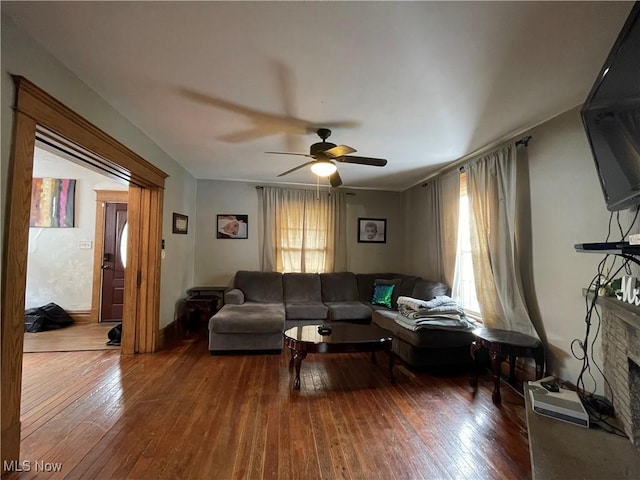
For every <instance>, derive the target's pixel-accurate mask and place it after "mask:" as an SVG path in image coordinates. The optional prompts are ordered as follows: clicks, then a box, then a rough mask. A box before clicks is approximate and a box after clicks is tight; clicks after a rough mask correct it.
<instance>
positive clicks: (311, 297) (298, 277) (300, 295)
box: [282, 273, 322, 303]
mask: <svg viewBox="0 0 640 480" xmlns="http://www.w3.org/2000/svg"><path fill="white" fill-rule="evenodd" d="M282 287H283V288H284V301H285V303H312V302H313V303H322V290H321V288H320V275H319V274H317V273H284V274H283V275H282Z"/></svg>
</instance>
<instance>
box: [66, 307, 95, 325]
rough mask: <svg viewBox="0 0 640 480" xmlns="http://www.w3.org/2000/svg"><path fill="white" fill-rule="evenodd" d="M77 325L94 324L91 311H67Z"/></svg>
mask: <svg viewBox="0 0 640 480" xmlns="http://www.w3.org/2000/svg"><path fill="white" fill-rule="evenodd" d="M67 313H68V314H69V316H70V317H71V318H73V321H74V322H75V323H92V319H91V310H67Z"/></svg>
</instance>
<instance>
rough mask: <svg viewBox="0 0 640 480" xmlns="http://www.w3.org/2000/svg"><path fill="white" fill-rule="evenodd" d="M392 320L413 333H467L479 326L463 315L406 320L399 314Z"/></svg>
mask: <svg viewBox="0 0 640 480" xmlns="http://www.w3.org/2000/svg"><path fill="white" fill-rule="evenodd" d="M393 320H394V321H395V322H396V323H397V324H398V325H400V326H401V327H404V328H406V329H408V330H413V331H414V332H415V331H419V330H426V329H433V330H451V331H469V330H473V329H474V328H478V327H479V326H480V325H478V324H476V323H475V322H473V321H472V320H470V319H468V318H467V317H466V316H464V315H453V316H448V315H439V316H433V317H427V318H407V317H405V316H404V315H402V314H401V313H397V314H396V315H395V316H394V317H393Z"/></svg>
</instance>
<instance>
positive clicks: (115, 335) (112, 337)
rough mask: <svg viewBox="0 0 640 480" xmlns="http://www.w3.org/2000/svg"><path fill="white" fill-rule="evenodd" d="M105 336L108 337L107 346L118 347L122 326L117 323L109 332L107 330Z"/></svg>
mask: <svg viewBox="0 0 640 480" xmlns="http://www.w3.org/2000/svg"><path fill="white" fill-rule="evenodd" d="M107 336H108V337H109V341H108V342H107V345H114V346H120V341H121V339H122V324H121V323H119V324H118V325H116V326H115V327H113V328H112V329H111V330H109V333H107Z"/></svg>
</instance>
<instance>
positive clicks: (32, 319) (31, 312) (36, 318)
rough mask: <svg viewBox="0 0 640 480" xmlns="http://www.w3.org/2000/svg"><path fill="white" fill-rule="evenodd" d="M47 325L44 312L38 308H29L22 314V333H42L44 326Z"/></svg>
mask: <svg viewBox="0 0 640 480" xmlns="http://www.w3.org/2000/svg"><path fill="white" fill-rule="evenodd" d="M46 323H47V316H46V315H45V313H44V312H42V311H40V308H38V307H36V308H29V309H27V310H25V312H24V331H25V332H31V333H35V332H43V331H44V330H45V324H46Z"/></svg>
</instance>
